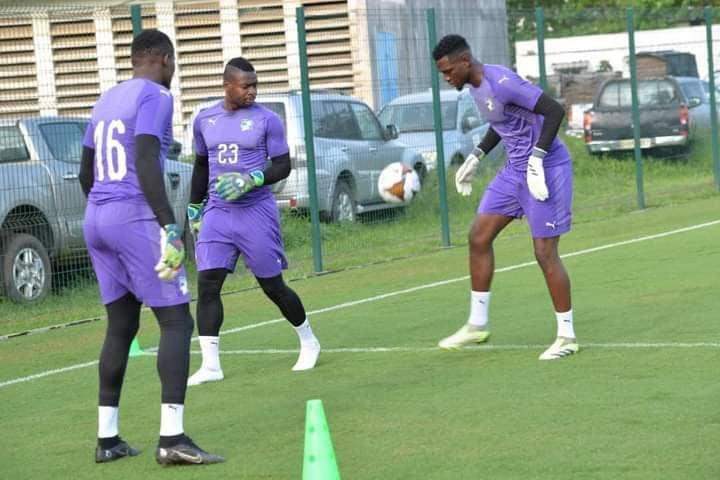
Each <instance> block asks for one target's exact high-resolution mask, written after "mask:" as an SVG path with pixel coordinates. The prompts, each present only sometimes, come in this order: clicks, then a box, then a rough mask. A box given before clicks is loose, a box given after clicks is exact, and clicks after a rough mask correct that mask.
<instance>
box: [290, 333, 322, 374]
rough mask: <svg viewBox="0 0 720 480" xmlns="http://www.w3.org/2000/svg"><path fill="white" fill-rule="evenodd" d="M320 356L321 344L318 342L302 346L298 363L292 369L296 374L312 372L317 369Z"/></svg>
mask: <svg viewBox="0 0 720 480" xmlns="http://www.w3.org/2000/svg"><path fill="white" fill-rule="evenodd" d="M319 356H320V342H318V341H317V340H316V341H314V342H312V343H308V344H306V345H301V346H300V355H298V359H297V362H295V365H294V366H293V367H292V369H293V371H294V372H301V371H303V370H310V369H312V368H315V364H316V363H317V360H318V357H319Z"/></svg>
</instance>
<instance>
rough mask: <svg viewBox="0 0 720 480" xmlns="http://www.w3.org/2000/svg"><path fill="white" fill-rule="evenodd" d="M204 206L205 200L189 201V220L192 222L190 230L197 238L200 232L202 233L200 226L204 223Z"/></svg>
mask: <svg viewBox="0 0 720 480" xmlns="http://www.w3.org/2000/svg"><path fill="white" fill-rule="evenodd" d="M204 208H205V203H204V202H200V203H188V206H187V218H188V222H189V223H190V231H191V232H192V234H193V236H195V238H197V236H198V234H199V233H200V226H201V224H202V216H203V209H204Z"/></svg>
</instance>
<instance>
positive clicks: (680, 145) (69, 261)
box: [0, 0, 720, 334]
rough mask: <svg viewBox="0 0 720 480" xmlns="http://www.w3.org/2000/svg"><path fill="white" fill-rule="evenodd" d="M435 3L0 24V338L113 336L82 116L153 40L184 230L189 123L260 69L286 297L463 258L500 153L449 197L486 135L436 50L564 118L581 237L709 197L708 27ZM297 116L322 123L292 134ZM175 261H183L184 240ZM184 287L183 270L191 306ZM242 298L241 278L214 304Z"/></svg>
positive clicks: (58, 11)
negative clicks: (522, 88)
mask: <svg viewBox="0 0 720 480" xmlns="http://www.w3.org/2000/svg"><path fill="white" fill-rule="evenodd" d="M434 3H435V2H431V1H417V2H415V1H414V2H383V1H372V0H366V1H363V2H360V1H353V0H344V1H335V0H312V1H310V0H308V1H302V2H300V1H296V0H295V1H290V0H252V1H237V0H221V1H215V2H202V3H199V2H177V3H173V2H167V1H161V2H147V3H143V4H141V5H139V6H132V7H131V6H129V5H117V6H114V5H110V6H108V5H107V4H98V5H92V6H88V5H82V6H80V5H61V6H53V7H51V8H44V7H43V8H41V7H33V8H29V7H0V51H1V52H2V55H1V56H0V101H1V102H2V105H3V108H2V111H1V112H0V225H1V228H2V230H1V232H0V248H1V250H0V264H1V266H2V270H0V280H2V296H1V297H0V318H1V319H2V320H1V321H0V334H7V333H10V332H15V331H22V330H26V329H28V328H33V327H38V326H43V325H50V324H57V323H64V322H71V321H75V320H81V319H86V318H95V317H98V316H101V315H102V314H103V309H102V306H101V305H100V302H99V300H98V299H99V297H98V294H97V289H96V285H95V280H94V274H93V271H92V268H91V265H90V262H89V260H88V257H87V253H86V250H85V247H84V241H83V237H82V221H83V214H84V207H85V198H84V196H83V194H82V191H81V189H80V185H79V183H78V180H77V175H78V170H79V160H80V152H81V149H82V137H83V135H84V130H85V128H86V125H87V122H88V119H89V115H90V112H91V109H92V106H93V104H94V102H95V101H96V100H97V98H98V96H99V95H100V94H101V93H102V92H103V91H105V90H107V89H108V88H110V87H112V86H113V85H115V84H116V83H117V82H121V81H124V80H127V79H128V78H130V77H131V75H132V70H131V65H130V52H129V50H130V43H131V41H132V36H133V31H134V30H135V31H138V29H139V28H159V29H161V30H162V31H164V32H166V33H168V35H169V36H170V38H171V39H172V40H173V42H174V44H175V45H176V50H177V71H176V75H175V78H174V80H173V83H172V85H171V90H172V93H173V95H174V100H175V110H174V112H175V113H174V118H173V132H174V136H175V144H174V145H173V148H172V149H171V152H170V153H169V155H168V157H169V161H168V163H167V168H166V189H167V191H168V196H169V198H170V201H171V203H172V205H173V207H174V210H175V215H176V217H177V219H179V220H180V219H184V218H185V207H186V205H187V202H188V196H189V186H190V175H191V171H192V162H193V145H192V121H193V119H194V118H195V116H196V115H197V114H198V113H199V112H200V111H201V110H203V109H204V108H208V107H209V106H211V105H213V104H214V103H216V102H217V101H219V100H220V99H222V97H223V95H224V92H223V86H222V72H223V67H224V64H225V63H226V62H227V61H228V60H229V59H231V58H233V57H236V56H244V57H245V58H247V59H248V60H250V61H251V62H252V63H253V65H254V67H255V69H256V71H257V73H258V79H259V91H258V97H257V102H258V103H260V104H262V105H264V106H266V107H268V108H270V109H271V110H273V111H274V112H275V113H277V114H278V115H279V116H280V117H281V119H282V120H283V124H284V126H285V129H286V133H287V137H288V143H289V146H290V153H291V159H292V163H293V169H292V173H291V175H290V177H289V178H288V179H286V180H285V181H283V182H280V183H279V184H277V185H275V186H273V191H274V194H275V197H276V199H277V204H278V207H279V208H280V209H281V213H282V216H281V218H282V223H283V232H284V241H285V247H286V249H287V256H288V258H289V260H290V264H291V266H290V269H289V270H288V272H287V273H286V277H287V278H288V279H290V280H293V279H299V278H305V277H308V276H312V275H315V274H318V273H325V272H332V271H337V270H342V269H346V268H351V267H360V266H364V265H368V264H372V263H375V262H383V261H391V260H398V259H401V258H405V257H409V256H415V255H423V254H426V253H428V252H432V251H436V250H438V249H441V248H447V247H458V246H459V247H462V246H464V245H465V243H466V235H467V228H468V226H469V224H470V222H471V221H472V218H473V215H474V212H475V208H476V207H477V203H478V201H479V198H480V195H481V194H482V191H483V187H484V185H485V184H486V183H487V182H488V181H489V180H490V179H491V178H492V177H493V175H494V174H495V172H496V171H497V169H498V168H499V166H500V165H502V163H503V161H504V158H505V157H504V151H503V149H502V147H501V146H499V147H498V148H496V149H495V151H493V152H492V153H491V155H489V158H487V159H486V161H484V164H483V168H482V169H481V172H480V175H479V178H478V180H477V184H476V188H475V189H474V191H473V195H472V196H471V197H470V198H469V199H468V198H464V197H459V196H458V195H456V193H455V188H454V182H453V177H454V170H455V168H456V166H457V165H458V164H460V163H461V162H462V161H463V159H464V157H465V156H466V155H467V154H468V153H469V152H470V151H471V150H472V148H473V146H474V145H477V144H478V143H479V141H480V140H481V138H482V136H483V135H484V132H485V131H486V130H487V128H488V124H487V122H486V121H485V120H484V119H483V118H482V117H481V115H480V113H479V112H478V110H477V109H476V108H475V105H474V103H473V101H472V99H471V98H470V97H469V95H468V94H467V92H457V91H455V90H453V89H449V88H448V86H447V84H445V82H444V80H443V79H442V78H439V77H436V78H437V79H438V80H439V81H438V82H437V85H438V86H439V87H440V90H437V89H436V91H435V92H434V91H433V84H434V82H433V76H434V75H437V74H436V72H435V70H434V68H433V65H434V63H433V61H432V59H431V55H430V51H431V47H432V45H433V44H434V42H435V41H436V40H437V39H439V38H440V37H441V36H443V35H445V34H448V33H460V34H462V35H463V36H465V37H466V38H467V40H468V42H469V44H470V45H471V47H472V49H473V52H474V54H475V56H476V57H477V58H478V59H479V60H480V61H482V62H485V63H497V64H503V65H508V66H512V67H513V68H515V69H516V70H517V71H518V73H519V74H520V75H522V76H524V77H526V78H528V79H530V80H531V81H534V82H537V83H539V84H541V85H543V86H544V88H545V89H546V92H547V93H549V94H551V95H552V96H553V97H554V98H556V99H557V100H558V101H559V102H560V103H561V104H562V105H563V106H564V107H565V109H566V113H567V116H566V118H567V124H566V125H565V126H563V128H562V132H561V136H562V138H563V140H564V141H565V142H566V144H567V145H568V147H569V149H570V151H571V153H572V154H573V160H574V167H575V176H576V179H575V185H576V186H575V200H574V212H575V220H576V222H587V221H592V220H595V219H597V218H605V217H608V216H612V215H614V214H616V213H618V212H623V211H630V210H633V209H637V208H639V207H655V206H661V205H665V204H669V203H673V202H680V201H688V200H691V199H694V198H699V197H706V196H711V195H716V194H717V173H716V172H717V169H718V166H717V165H718V164H717V160H715V161H714V160H713V159H714V158H717V153H714V152H716V150H717V145H715V149H714V148H713V139H715V140H717V127H716V126H714V125H713V117H714V116H715V113H713V112H716V110H715V109H716V106H715V104H714V103H713V102H715V101H716V98H715V91H714V90H713V89H712V87H711V84H712V83H713V81H714V79H713V75H712V74H713V73H714V68H710V67H709V64H710V62H709V61H708V60H709V59H712V60H717V55H718V54H717V51H718V48H717V47H718V45H717V42H718V40H717V39H718V38H719V37H720V27H714V26H712V27H711V28H710V29H707V28H706V21H709V22H710V23H708V24H710V25H712V22H711V20H709V19H708V18H706V14H707V13H710V14H711V13H712V12H709V11H708V12H705V11H704V10H702V9H685V10H678V9H674V10H667V11H659V10H657V9H655V10H652V12H647V11H644V10H638V11H636V12H632V13H633V14H634V18H633V19H632V20H633V21H632V22H631V23H630V24H629V23H628V20H627V18H628V15H629V12H628V10H625V9H623V10H612V9H584V10H578V9H568V8H565V9H563V10H557V11H555V10H545V11H543V10H535V9H533V10H507V9H506V7H505V2H504V1H500V0H490V1H483V2H476V1H471V0H456V1H450V2H445V3H444V4H443V7H442V8H439V7H436V8H435V9H434V10H431V8H432V7H434V5H433V4H434ZM610 10H612V11H610ZM538 25H540V26H544V28H541V29H540V30H538ZM628 25H632V27H633V28H632V29H630V31H628ZM633 30H634V31H633ZM630 32H632V33H633V35H634V39H635V54H634V55H631V54H630V51H629V48H628V46H629V33H630ZM708 32H709V33H710V34H711V36H712V38H713V40H712V42H710V43H709V41H708ZM538 33H541V34H542V35H538ZM433 35H434V37H435V38H432V37H433ZM538 36H539V37H540V38H539V39H538ZM708 46H712V47H713V53H712V55H710V56H709V53H708V52H709V48H708ZM630 58H633V59H634V60H635V61H634V62H629V59H630ZM631 63H634V64H635V65H634V67H635V68H634V70H635V75H631V70H633V68H631V67H633V65H631ZM715 64H717V61H716V62H715ZM541 65H544V69H543V68H541V67H540V66H541ZM632 78H635V80H634V81H632ZM633 91H636V92H635V93H633ZM633 105H635V107H636V110H635V112H636V114H637V115H638V117H636V118H639V124H638V125H636V124H637V123H638V122H634V121H633ZM308 107H309V109H310V110H311V112H312V115H304V114H303V112H306V111H307V110H308ZM636 126H637V129H635V128H634V127H636ZM636 133H637V135H636ZM635 137H637V141H636V140H635ZM310 139H312V141H311V142H310V143H308V142H309V140H310ZM438 139H442V145H441V147H442V148H440V149H438V141H437V140H438ZM309 144H310V145H311V146H312V148H308V145H309ZM636 144H637V146H638V147H639V151H638V152H637V153H636V152H635V145H636ZM395 162H401V163H402V164H403V165H405V166H406V167H407V168H408V169H411V170H414V171H415V172H416V173H417V174H418V176H419V178H420V179H421V180H422V188H421V189H420V192H419V193H418V194H417V195H416V196H415V197H414V198H413V199H412V200H411V201H409V202H406V203H399V204H389V203H386V202H384V201H383V200H382V198H381V196H380V192H379V186H378V178H379V176H380V173H381V172H382V171H383V169H384V168H385V167H386V166H387V165H389V164H391V163H395ZM182 221H183V222H184V220H182ZM507 234H508V235H525V234H526V227H525V226H524V225H523V224H522V223H520V222H518V225H516V226H513V227H512V228H511V229H510V231H509V232H508V233H507ZM500 241H502V239H501V240H500ZM186 245H187V247H188V249H189V250H190V251H192V245H193V242H192V238H191V237H190V235H189V234H188V235H187V236H186ZM193 268H194V266H193V264H192V261H191V262H189V270H190V274H191V281H190V285H191V290H192V291H194V288H193V285H194V281H193V279H194V272H193ZM253 286H254V279H253V277H252V276H251V275H249V274H247V273H245V272H244V271H243V270H242V269H239V271H238V273H237V274H236V275H234V276H231V277H230V278H229V281H228V282H227V284H226V288H225V291H226V292H229V291H235V290H238V289H243V288H251V287H253Z"/></svg>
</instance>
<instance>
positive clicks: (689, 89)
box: [680, 80, 707, 103]
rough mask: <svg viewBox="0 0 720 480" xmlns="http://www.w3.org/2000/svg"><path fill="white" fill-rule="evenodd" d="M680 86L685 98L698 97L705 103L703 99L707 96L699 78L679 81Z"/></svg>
mask: <svg viewBox="0 0 720 480" xmlns="http://www.w3.org/2000/svg"><path fill="white" fill-rule="evenodd" d="M680 88H682V91H683V93H684V94H685V98H687V99H688V100H690V99H691V98H699V99H700V100H701V101H702V102H703V103H705V99H706V98H707V96H706V94H705V90H704V89H703V87H702V85H701V84H700V81H699V80H698V81H691V82H682V83H680Z"/></svg>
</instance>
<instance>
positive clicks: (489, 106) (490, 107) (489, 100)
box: [485, 98, 495, 112]
mask: <svg viewBox="0 0 720 480" xmlns="http://www.w3.org/2000/svg"><path fill="white" fill-rule="evenodd" d="M485 105H487V109H488V110H489V111H491V112H492V111H493V110H495V105H493V101H492V98H488V99H487V100H485Z"/></svg>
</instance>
